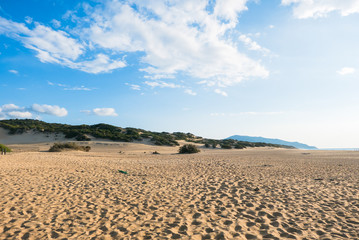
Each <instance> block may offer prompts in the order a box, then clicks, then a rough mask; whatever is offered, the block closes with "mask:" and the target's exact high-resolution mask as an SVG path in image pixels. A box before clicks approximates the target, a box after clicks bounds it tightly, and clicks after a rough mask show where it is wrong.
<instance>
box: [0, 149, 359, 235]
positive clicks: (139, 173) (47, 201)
mask: <svg viewBox="0 0 359 240" xmlns="http://www.w3.org/2000/svg"><path fill="white" fill-rule="evenodd" d="M106 147H107V148H106ZM169 149H171V150H169V151H168V153H165V154H160V155H153V154H149V153H146V154H145V153H144V152H136V151H132V152H131V151H130V150H129V151H127V152H128V153H126V151H125V153H124V154H120V153H119V152H118V151H117V150H118V149H116V147H114V146H112V148H111V146H108V145H107V146H106V145H103V146H101V147H98V148H97V149H96V148H95V149H94V151H93V152H89V153H85V152H63V153H48V152H19V153H12V154H10V155H6V156H0V164H1V168H0V179H1V181H0V189H1V192H0V209H1V211H0V239H65V238H66V239H345V238H347V239H358V238H359V194H358V191H359V190H358V189H359V186H358V184H359V181H358V178H359V176H358V172H359V171H358V170H359V161H358V158H359V153H358V152H339V151H338V152H327V151H310V152H303V151H299V150H268V149H267V150H266V149H251V150H242V151H241V150H232V151H222V150H218V151H210V150H208V151H206V152H203V151H202V152H201V153H200V154H196V155H178V154H173V153H174V152H175V151H174V150H175V148H169ZM119 169H120V170H124V171H127V172H128V174H127V175H126V174H122V173H119V172H118V170H119Z"/></svg>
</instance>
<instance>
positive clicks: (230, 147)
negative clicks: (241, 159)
mask: <svg viewBox="0 0 359 240" xmlns="http://www.w3.org/2000/svg"><path fill="white" fill-rule="evenodd" d="M221 148H223V149H232V146H231V145H229V144H221Z"/></svg>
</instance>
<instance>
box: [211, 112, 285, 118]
mask: <svg viewBox="0 0 359 240" xmlns="http://www.w3.org/2000/svg"><path fill="white" fill-rule="evenodd" d="M283 113H284V112H239V113H211V114H210V116H212V117H237V116H270V115H279V114H283Z"/></svg>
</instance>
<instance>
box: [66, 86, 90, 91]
mask: <svg viewBox="0 0 359 240" xmlns="http://www.w3.org/2000/svg"><path fill="white" fill-rule="evenodd" d="M64 90H67V91H92V89H91V88H87V87H85V86H81V87H65V88H64Z"/></svg>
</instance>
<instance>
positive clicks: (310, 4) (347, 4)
mask: <svg viewBox="0 0 359 240" xmlns="http://www.w3.org/2000/svg"><path fill="white" fill-rule="evenodd" d="M293 4H294V9H293V15H294V17H296V18H302V19H303V18H320V17H326V16H327V15H328V14H329V13H331V12H334V11H338V12H339V13H340V14H341V15H342V16H348V15H350V14H353V13H359V1H358V0H282V5H293Z"/></svg>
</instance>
